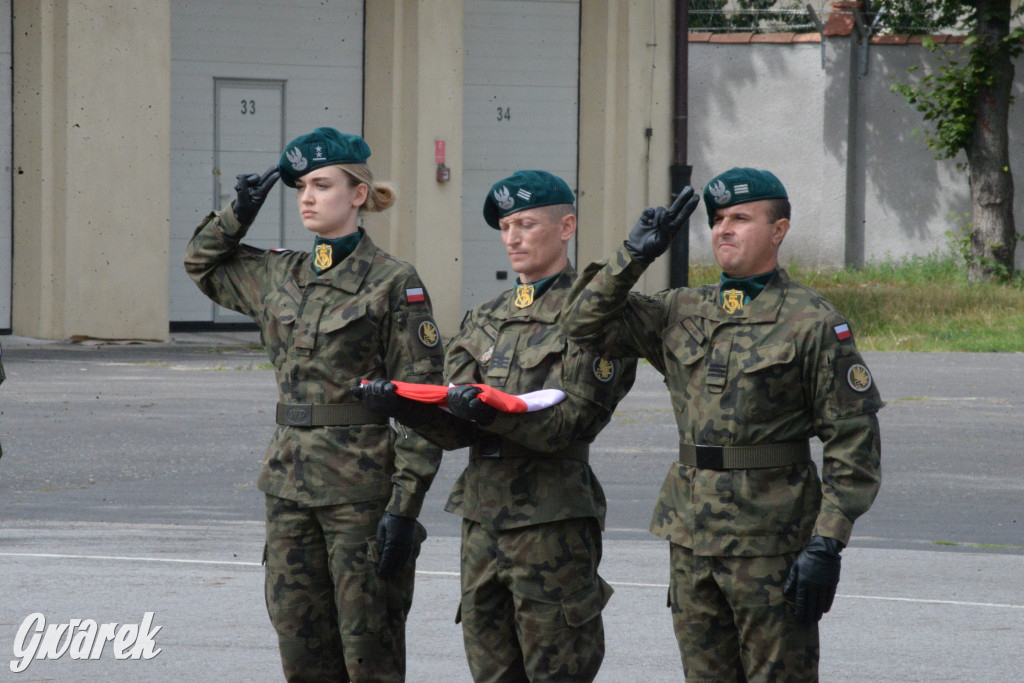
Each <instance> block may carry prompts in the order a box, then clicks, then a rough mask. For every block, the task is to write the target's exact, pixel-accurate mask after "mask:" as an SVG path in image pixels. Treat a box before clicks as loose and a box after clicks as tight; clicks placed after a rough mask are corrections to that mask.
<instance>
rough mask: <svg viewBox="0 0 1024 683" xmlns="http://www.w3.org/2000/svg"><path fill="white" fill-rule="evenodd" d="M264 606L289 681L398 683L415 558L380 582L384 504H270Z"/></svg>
mask: <svg viewBox="0 0 1024 683" xmlns="http://www.w3.org/2000/svg"><path fill="white" fill-rule="evenodd" d="M266 498H267V504H266V508H267V545H266V550H265V557H264V561H265V564H266V582H265V588H266V599H267V610H268V612H269V613H270V620H271V622H272V623H273V624H274V627H275V629H276V630H277V633H278V646H279V649H280V651H281V661H282V664H283V667H284V674H285V678H286V679H287V680H289V681H325V682H326V681H375V682H385V681H388V682H389V681H402V680H404V679H405V620H406V617H407V616H408V614H409V609H410V608H411V607H412V594H413V578H414V575H415V565H416V562H415V560H416V556H417V555H418V554H419V548H420V543H422V541H423V539H425V538H426V531H425V530H424V529H423V527H422V526H418V532H419V536H418V538H417V541H419V542H418V543H417V545H416V547H415V549H414V552H413V557H412V559H411V560H410V561H409V563H408V564H407V565H406V566H405V568H404V569H403V570H402V571H401V573H400V574H399V575H398V576H396V577H394V578H393V579H391V580H389V581H385V580H384V579H382V578H380V577H379V576H377V565H378V564H379V562H380V555H379V553H378V552H377V541H376V528H377V520H378V519H380V516H381V514H382V511H383V504H381V503H376V504H375V503H356V504H349V505H335V506H329V507H315V508H309V507H304V506H301V505H299V504H297V503H295V502H294V501H290V500H286V499H284V498H276V497H274V496H267V497H266Z"/></svg>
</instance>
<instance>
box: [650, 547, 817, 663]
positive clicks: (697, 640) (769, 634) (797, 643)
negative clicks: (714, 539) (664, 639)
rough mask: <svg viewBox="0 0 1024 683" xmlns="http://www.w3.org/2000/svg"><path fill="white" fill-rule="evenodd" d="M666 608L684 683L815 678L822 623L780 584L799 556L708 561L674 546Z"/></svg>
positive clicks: (718, 558) (723, 558)
mask: <svg viewBox="0 0 1024 683" xmlns="http://www.w3.org/2000/svg"><path fill="white" fill-rule="evenodd" d="M671 548H672V550H671V577H670V581H669V606H670V607H671V608H672V626H673V628H674V629H675V633H676V640H677V641H678V643H679V653H680V655H682V659H683V672H684V674H685V675H686V680H687V681H749V682H750V683H754V682H755V681H758V682H761V681H764V682H766V683H767V682H769V681H770V682H772V683H775V682H778V681H817V680H818V625H817V624H814V625H813V626H806V625H804V624H801V623H799V622H797V620H796V619H795V618H794V617H793V603H792V602H791V601H789V600H788V599H787V598H786V597H785V596H784V595H783V594H782V586H783V584H784V583H785V581H786V577H787V576H788V575H789V568H790V565H792V563H793V560H795V559H796V553H792V554H787V555H775V556H769V557H704V556H699V555H694V554H693V552H692V551H691V550H690V549H689V548H684V547H683V546H680V545H676V544H675V543H672V544H671Z"/></svg>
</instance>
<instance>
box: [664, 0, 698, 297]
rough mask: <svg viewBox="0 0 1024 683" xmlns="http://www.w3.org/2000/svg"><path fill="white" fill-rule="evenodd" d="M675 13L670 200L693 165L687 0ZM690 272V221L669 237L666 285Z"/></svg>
mask: <svg viewBox="0 0 1024 683" xmlns="http://www.w3.org/2000/svg"><path fill="white" fill-rule="evenodd" d="M675 5H676V16H675V20H676V21H675V34H676V35H675V38H676V40H675V42H676V54H675V94H674V97H673V103H672V107H673V112H672V135H673V140H674V141H673V148H672V165H671V166H670V167H669V171H670V173H671V180H672V199H675V198H676V197H677V196H678V195H679V193H680V192H682V191H683V188H684V187H686V186H687V185H689V184H690V174H691V173H692V172H693V167H692V166H689V165H688V164H687V163H686V124H687V99H686V91H687V87H688V82H687V75H688V69H689V47H690V3H689V1H688V0H676V3H675ZM670 201H671V200H670ZM689 274H690V221H689V219H687V220H686V223H685V224H684V225H683V227H682V229H680V231H679V233H678V234H677V235H676V238H675V239H674V240H672V246H671V247H670V249H669V266H668V284H669V287H673V288H675V287H686V286H687V285H688V284H689V280H690V278H689Z"/></svg>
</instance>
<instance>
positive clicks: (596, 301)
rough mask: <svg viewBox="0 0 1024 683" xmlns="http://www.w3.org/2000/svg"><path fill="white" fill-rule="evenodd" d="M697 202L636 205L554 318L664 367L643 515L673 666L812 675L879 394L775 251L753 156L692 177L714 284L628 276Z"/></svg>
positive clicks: (778, 189) (685, 195)
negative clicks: (656, 541)
mask: <svg viewBox="0 0 1024 683" xmlns="http://www.w3.org/2000/svg"><path fill="white" fill-rule="evenodd" d="M696 203H697V198H696V197H694V196H693V190H692V189H691V188H686V190H685V191H684V192H682V193H681V194H680V196H679V197H678V198H677V199H676V201H675V202H674V203H673V204H672V206H671V207H670V208H669V209H664V208H658V209H650V208H649V209H647V210H645V211H644V213H643V215H642V216H641V218H640V221H639V222H638V223H637V225H636V227H634V228H633V230H632V231H631V232H630V234H629V238H628V239H627V240H626V241H625V243H624V244H623V246H622V247H621V248H619V249H618V250H617V251H616V252H615V253H614V254H613V255H612V257H611V258H610V259H609V260H607V261H604V262H600V263H594V264H591V265H590V266H588V267H587V269H586V270H585V271H584V273H583V274H582V275H581V276H580V278H579V280H577V281H576V284H575V285H574V287H573V291H572V293H571V294H570V296H569V298H568V299H567V301H566V306H565V308H564V309H563V313H562V325H563V326H564V329H565V331H566V334H567V335H568V336H569V338H570V339H571V340H572V341H575V342H577V343H579V344H580V345H582V346H583V347H584V348H586V349H588V350H590V351H591V352H592V353H598V354H605V355H607V356H610V357H612V358H624V357H630V356H641V357H643V358H646V359H648V360H649V361H650V362H651V364H652V365H653V366H654V367H655V368H656V369H657V370H658V371H659V372H661V373H662V375H664V376H665V382H666V384H667V385H668V388H669V392H670V394H671V399H672V406H673V408H674V412H675V416H676V422H677V424H678V427H679V462H677V463H675V464H673V465H672V467H671V468H670V470H669V472H668V475H667V476H666V478H665V483H664V485H663V486H662V489H661V493H660V495H659V496H658V502H657V505H656V506H655V511H654V517H653V519H652V521H651V531H652V532H653V533H655V534H657V535H658V536H661V537H662V538H665V539H667V540H668V541H669V542H670V543H671V546H670V547H671V556H670V558H671V575H670V588H669V591H670V606H671V608H672V620H673V626H674V628H675V633H676V639H677V640H678V642H679V650H680V654H681V655H682V660H683V669H684V672H685V674H686V677H687V679H688V680H715V681H736V680H739V681H744V680H746V681H773V682H774V681H783V680H787V681H788V680H799V681H805V680H817V675H818V652H819V649H818V620H819V619H821V616H822V614H823V613H824V612H827V611H828V610H829V608H830V607H831V605H832V599H833V597H834V596H835V592H836V586H837V585H838V583H839V563H840V557H839V553H840V551H841V550H842V549H843V547H844V546H845V545H846V544H847V543H849V541H850V533H851V529H852V527H853V522H854V520H855V519H856V518H857V517H858V516H860V515H861V514H863V513H864V512H865V511H866V510H867V509H868V508H869V507H870V505H871V503H872V502H873V500H874V498H875V494H876V493H877V492H878V486H879V483H880V480H881V472H880V445H879V444H880V439H879V431H878V420H877V419H876V416H875V413H876V412H877V411H878V410H879V409H880V408H881V407H882V401H881V399H880V398H879V395H878V390H877V388H876V386H875V384H874V381H873V379H872V376H871V373H870V372H869V371H868V368H867V366H866V365H865V363H864V360H863V359H862V358H861V356H860V353H858V351H857V347H856V346H855V345H854V340H853V334H852V332H851V331H850V326H849V325H848V324H847V322H846V320H845V319H844V318H843V316H842V315H841V314H840V313H839V312H838V311H837V310H836V309H835V308H834V307H833V306H832V305H831V304H829V303H828V302H827V301H825V300H824V299H823V298H822V297H821V296H820V295H818V294H817V293H815V292H813V291H812V290H810V289H808V288H807V287H804V286H803V285H801V284H800V283H798V282H796V281H794V280H793V279H792V278H790V277H789V275H788V274H787V273H786V271H785V270H784V269H782V268H779V267H778V251H779V246H780V245H781V244H782V240H783V238H784V237H785V236H786V233H787V232H788V230H789V216H790V204H789V199H788V196H787V193H786V190H785V188H784V187H783V186H782V183H781V182H779V180H778V178H776V177H775V176H774V175H773V174H772V173H769V172H768V171H759V170H755V169H752V168H734V169H731V170H729V171H726V172H725V173H722V174H721V175H719V176H717V177H715V178H714V179H712V181H711V182H709V183H708V185H707V187H706V188H705V190H704V203H705V206H706V207H707V213H708V223H709V224H710V226H711V245H712V248H713V250H714V254H715V259H716V260H717V262H718V265H719V266H721V268H722V271H723V272H722V279H721V282H720V283H719V284H717V285H705V286H703V287H698V288H694V289H688V288H681V289H675V290H669V291H665V292H661V293H660V294H658V295H656V296H653V297H645V296H641V295H639V294H635V293H631V292H630V291H629V290H630V288H631V287H632V286H633V284H634V283H635V282H636V281H637V279H638V278H639V277H640V275H641V274H642V273H643V272H644V270H645V269H646V268H647V266H648V265H649V264H650V263H651V262H652V261H653V260H654V259H655V258H657V257H658V256H659V255H661V254H662V253H663V252H664V251H665V250H666V249H667V248H668V245H669V243H670V241H671V240H672V237H673V236H674V235H675V233H676V231H677V230H678V229H679V227H680V226H681V225H682V224H683V222H684V221H685V219H686V218H687V217H688V216H689V215H690V214H691V213H692V212H693V209H694V208H695V206H696ZM812 436H817V437H818V438H819V439H820V440H821V442H822V444H823V446H824V460H823V467H822V476H823V482H822V481H820V480H819V479H818V472H817V468H816V467H815V465H814V463H813V462H812V461H811V457H810V446H809V443H808V439H809V438H810V437H812Z"/></svg>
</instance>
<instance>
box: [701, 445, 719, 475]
mask: <svg viewBox="0 0 1024 683" xmlns="http://www.w3.org/2000/svg"><path fill="white" fill-rule="evenodd" d="M696 448H697V467H698V468H699V469H702V470H724V469H725V464H724V461H723V456H722V453H723V449H722V447H721V446H702V445H697V446H696Z"/></svg>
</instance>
